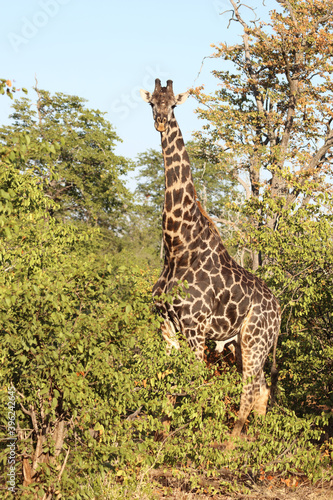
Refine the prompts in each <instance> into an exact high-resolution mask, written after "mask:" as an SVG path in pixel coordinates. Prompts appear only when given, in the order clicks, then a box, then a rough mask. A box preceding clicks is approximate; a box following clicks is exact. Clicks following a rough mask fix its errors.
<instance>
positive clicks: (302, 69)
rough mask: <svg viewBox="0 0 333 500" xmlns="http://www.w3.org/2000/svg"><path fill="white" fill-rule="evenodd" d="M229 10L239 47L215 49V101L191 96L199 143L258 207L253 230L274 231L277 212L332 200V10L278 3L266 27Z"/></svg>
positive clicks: (331, 6) (318, 2) (236, 7)
mask: <svg viewBox="0 0 333 500" xmlns="http://www.w3.org/2000/svg"><path fill="white" fill-rule="evenodd" d="M230 4H231V7H232V17H231V19H230V22H232V21H235V22H237V23H239V24H240V25H241V27H242V31H243V35H242V42H241V43H239V44H236V45H231V46H229V45H228V44H227V43H220V44H219V45H216V46H214V48H215V53H214V54H213V57H215V58H216V59H217V66H219V67H222V69H217V70H215V71H214V72H213V73H214V75H215V76H216V77H217V78H218V80H219V90H217V91H216V93H215V94H214V95H206V94H205V93H204V91H203V89H202V88H196V89H194V90H193V93H194V95H195V96H196V97H197V98H198V100H199V102H200V103H201V104H202V105H203V106H201V107H200V109H199V110H198V112H199V115H200V116H201V117H202V118H204V119H206V120H208V125H206V126H205V127H204V131H203V132H202V133H201V140H202V144H203V148H204V153H205V154H206V155H207V156H210V157H212V156H214V158H215V160H218V162H219V163H220V165H221V168H222V169H227V170H228V171H229V172H230V173H231V174H232V176H233V177H234V178H235V179H237V180H238V182H239V183H240V184H241V185H242V186H243V188H244V190H245V195H246V198H247V199H251V200H253V199H255V200H257V201H258V203H261V212H262V220H261V221H260V222H258V224H265V225H267V226H268V227H270V228H271V229H274V228H275V227H276V226H277V223H278V219H279V210H278V209H277V208H276V207H277V206H278V207H280V209H282V208H283V209H287V208H288V207H289V208H290V207H292V206H294V207H300V206H303V207H304V206H305V205H307V204H308V203H309V202H310V200H311V199H313V198H315V199H317V200H318V196H319V195H320V194H322V195H323V197H322V200H323V204H325V199H327V197H328V196H330V195H331V194H332V182H331V181H332V177H331V175H332V146H333V129H332V120H333V79H332V75H333V71H332V70H333V2H332V1H329V0H290V1H287V0H278V2H276V5H275V6H276V8H275V9H274V10H272V11H271V12H270V22H269V23H264V22H262V21H260V20H257V21H251V22H246V21H245V20H244V15H243V12H244V14H245V11H244V10H243V9H244V8H245V7H244V6H243V7H242V6H241V5H240V3H239V2H238V3H236V1H235V0H230ZM270 5H271V4H270ZM223 66H224V67H223ZM319 198H321V196H319ZM253 201H254V200H253ZM268 205H269V206H270V207H272V205H274V206H275V210H274V211H273V212H274V213H272V211H271V212H268V211H267V206H268ZM257 206H258V205H257ZM268 213H269V215H268ZM254 267H256V265H255V264H254Z"/></svg>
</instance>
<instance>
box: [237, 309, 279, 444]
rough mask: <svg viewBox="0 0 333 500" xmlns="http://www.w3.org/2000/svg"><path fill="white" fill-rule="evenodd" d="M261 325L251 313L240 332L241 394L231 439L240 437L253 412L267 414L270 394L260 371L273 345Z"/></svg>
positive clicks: (260, 321)
mask: <svg viewBox="0 0 333 500" xmlns="http://www.w3.org/2000/svg"><path fill="white" fill-rule="evenodd" d="M264 325H265V317H264V316H261V317H254V316H252V312H251V311H250V314H249V316H248V318H247V319H246V321H245V323H244V325H243V328H242V331H241V345H240V348H241V358H242V374H243V392H242V396H241V402H240V408H239V414H238V420H237V422H236V424H235V427H234V429H233V431H232V436H239V435H240V433H241V431H242V428H243V426H244V424H245V422H246V419H247V417H248V416H249V413H250V412H251V410H252V409H253V410H254V411H255V412H256V413H257V414H258V415H265V414H266V408H267V402H268V397H269V393H270V390H269V388H268V387H267V384H266V380H265V376H264V372H263V368H264V364H265V361H266V358H267V356H268V352H269V350H270V348H271V345H272V342H271V341H270V340H268V338H267V337H268V335H267V331H265V328H264Z"/></svg>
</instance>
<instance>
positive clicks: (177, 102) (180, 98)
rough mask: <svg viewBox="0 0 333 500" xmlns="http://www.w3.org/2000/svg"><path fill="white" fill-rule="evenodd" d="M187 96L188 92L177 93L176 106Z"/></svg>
mask: <svg viewBox="0 0 333 500" xmlns="http://www.w3.org/2000/svg"><path fill="white" fill-rule="evenodd" d="M188 96H189V93H188V92H183V93H182V94H177V95H176V97H175V98H176V104H177V106H179V105H180V104H183V102H185V101H186V99H187V98H188Z"/></svg>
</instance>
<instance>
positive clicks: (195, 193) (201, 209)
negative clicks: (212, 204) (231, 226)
mask: <svg viewBox="0 0 333 500" xmlns="http://www.w3.org/2000/svg"><path fill="white" fill-rule="evenodd" d="M194 197H195V201H196V203H197V205H198V208H199V210H200V212H201V213H202V215H203V216H204V217H205V218H206V219H207V220H208V222H209V226H210V228H211V229H212V230H213V231H214V233H215V234H216V235H217V236H220V237H221V235H220V232H219V230H218V229H217V226H216V224H215V222H214V221H213V219H212V218H211V217H209V215H208V214H207V212H206V210H205V209H204V208H203V206H202V205H201V203H200V201H199V199H198V195H197V192H196V190H195V188H194Z"/></svg>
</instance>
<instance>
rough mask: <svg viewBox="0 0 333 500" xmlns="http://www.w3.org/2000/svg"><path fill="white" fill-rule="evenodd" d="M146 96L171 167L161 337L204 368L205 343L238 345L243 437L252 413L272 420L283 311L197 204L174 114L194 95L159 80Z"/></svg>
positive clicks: (156, 290) (157, 295) (158, 300)
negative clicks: (267, 370)
mask: <svg viewBox="0 0 333 500" xmlns="http://www.w3.org/2000/svg"><path fill="white" fill-rule="evenodd" d="M140 93H141V97H142V98H143V100H144V101H146V102H148V103H149V104H150V105H151V107H152V111H153V118H154V125H155V128H156V130H157V131H158V132H160V134H161V143H162V150H163V158H164V167H165V197H164V207H163V218H162V228H163V243H164V249H165V258H164V267H163V270H162V273H161V275H160V277H159V279H158V281H157V283H156V284H155V285H154V287H153V297H154V301H155V304H156V306H157V308H158V309H159V312H160V314H161V316H162V317H163V319H164V323H163V325H162V335H163V338H164V339H165V341H166V342H167V344H168V346H169V348H171V347H175V348H177V349H179V343H178V340H177V335H176V331H179V332H181V334H182V335H183V336H184V337H185V338H186V340H187V342H188V344H189V345H190V347H191V349H192V350H193V351H194V352H195V354H196V357H197V358H198V359H199V360H203V357H204V348H205V341H206V339H211V340H214V341H216V343H217V345H218V346H219V347H220V348H221V346H222V347H223V346H224V344H225V343H227V342H231V341H234V342H235V343H236V351H237V353H238V355H239V356H240V357H241V368H242V379H243V391H242V395H241V402H240V409H239V413H238V419H237V421H236V423H235V425H234V428H233V431H232V436H234V437H237V436H239V435H240V433H241V430H242V428H243V425H244V423H245V421H246V419H247V417H248V415H249V413H250V412H251V410H252V409H253V410H254V411H255V412H256V413H257V414H260V415H265V413H266V408H267V402H268V397H269V393H270V390H269V388H268V386H267V384H266V380H265V377H264V372H263V367H264V364H265V361H266V359H267V356H268V353H269V351H270V350H271V348H272V347H273V346H274V353H273V354H274V356H273V357H274V362H273V367H272V372H271V374H272V386H273V380H274V381H275V380H276V368H275V350H276V343H277V337H278V333H279V328H280V307H279V304H278V302H277V300H276V298H275V297H274V295H273V294H272V292H271V291H270V289H269V288H268V287H267V285H266V284H265V283H264V282H263V281H262V280H261V279H259V278H258V277H256V276H254V275H253V274H251V273H250V272H249V271H247V270H246V269H244V268H243V267H241V266H240V265H239V264H238V263H237V262H236V261H235V260H234V259H232V257H231V256H230V255H229V254H228V252H227V250H226V248H225V247H224V245H223V243H222V239H221V237H220V235H219V233H218V230H217V228H216V226H215V225H214V223H213V222H212V220H211V219H210V218H209V216H208V215H207V214H206V213H205V211H204V210H203V209H202V207H201V205H200V203H199V202H198V200H197V197H196V191H195V188H194V184H193V178H192V174H191V168H190V161H189V157H188V154H187V151H186V149H185V144H184V140H183V137H182V133H181V131H180V129H179V126H178V123H177V121H176V118H175V116H174V112H173V109H174V108H175V107H176V106H177V105H180V104H182V103H183V102H185V100H186V99H187V97H188V93H187V92H185V93H182V94H178V95H174V92H173V84H172V80H168V81H167V86H166V87H162V86H161V81H160V80H159V79H156V80H155V89H154V92H153V93H152V94H151V93H150V92H148V91H146V90H141V91H140ZM179 281H180V282H182V283H183V282H185V281H186V282H187V287H188V288H187V289H186V290H185V291H186V295H185V297H181V296H179V295H177V296H176V298H175V299H174V300H173V302H172V303H171V304H170V303H168V302H165V301H163V297H161V295H162V294H165V293H170V291H171V290H172V289H173V288H174V287H176V286H177V284H178V283H179ZM181 295H183V294H181Z"/></svg>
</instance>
